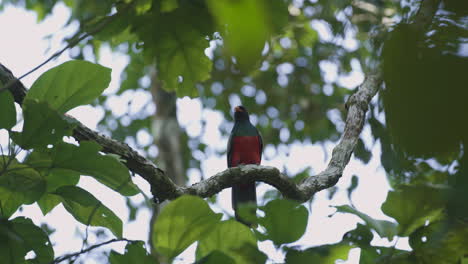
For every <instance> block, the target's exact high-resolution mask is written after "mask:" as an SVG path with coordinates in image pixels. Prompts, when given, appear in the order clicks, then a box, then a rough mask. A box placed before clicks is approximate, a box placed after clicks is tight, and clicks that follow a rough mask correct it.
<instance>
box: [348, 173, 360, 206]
mask: <svg viewBox="0 0 468 264" xmlns="http://www.w3.org/2000/svg"><path fill="white" fill-rule="evenodd" d="M358 184H359V178H358V176H357V175H353V177H351V184H350V185H349V187H348V189H346V191H347V192H348V199H349V200H351V194H352V193H353V192H354V190H356V188H357V186H358Z"/></svg>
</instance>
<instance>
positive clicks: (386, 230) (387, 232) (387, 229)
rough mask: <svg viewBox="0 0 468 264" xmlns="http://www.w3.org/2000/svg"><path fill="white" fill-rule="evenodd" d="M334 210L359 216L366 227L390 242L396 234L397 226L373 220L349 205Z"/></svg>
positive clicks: (384, 221)
mask: <svg viewBox="0 0 468 264" xmlns="http://www.w3.org/2000/svg"><path fill="white" fill-rule="evenodd" d="M335 208H336V210H337V212H340V213H350V214H354V215H357V216H359V217H360V218H361V219H362V220H364V222H366V225H367V226H369V227H370V228H372V229H374V230H375V231H376V232H377V234H379V236H381V237H387V238H388V239H390V240H391V239H393V237H394V236H395V235H396V234H397V225H396V224H394V223H392V222H389V221H386V220H375V219H374V218H372V217H370V216H368V215H367V214H365V213H362V212H359V211H358V210H357V209H356V208H354V207H351V206H349V205H340V206H335Z"/></svg>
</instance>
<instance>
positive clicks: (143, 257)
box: [109, 241, 156, 264]
mask: <svg viewBox="0 0 468 264" xmlns="http://www.w3.org/2000/svg"><path fill="white" fill-rule="evenodd" d="M144 245H145V242H143V241H137V242H134V243H128V244H127V246H126V247H125V253H124V254H123V255H122V254H119V253H117V252H116V251H114V250H112V251H111V253H110V255H109V263H110V264H128V263H138V264H154V263H156V262H155V259H154V258H152V257H151V255H149V254H148V251H146V249H145V247H144Z"/></svg>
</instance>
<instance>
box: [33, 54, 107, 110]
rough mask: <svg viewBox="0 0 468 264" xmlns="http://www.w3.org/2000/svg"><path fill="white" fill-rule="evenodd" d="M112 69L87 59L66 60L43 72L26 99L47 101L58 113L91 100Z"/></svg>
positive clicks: (99, 93) (97, 94)
mask: <svg viewBox="0 0 468 264" xmlns="http://www.w3.org/2000/svg"><path fill="white" fill-rule="evenodd" d="M110 74H111V69H109V68H106V67H103V66H101V65H98V64H94V63H91V62H87V61H81V60H73V61H68V62H65V63H63V64H61V65H59V66H57V67H54V68H52V69H50V70H48V71H47V72H45V73H43V74H42V75H41V76H40V77H39V78H38V79H37V80H36V81H35V82H34V84H33V85H32V86H31V89H29V91H28V94H27V95H26V98H25V99H26V100H27V99H37V100H39V101H41V102H47V103H48V104H49V105H50V107H51V108H52V109H54V110H57V111H58V112H59V113H65V112H67V111H68V110H70V109H72V108H74V107H76V106H79V105H84V104H89V103H91V102H92V101H93V100H94V99H96V98H97V97H98V96H99V95H101V94H102V92H103V91H104V89H106V88H107V86H108V85H109V82H110V79H111V78H110V77H111V76H110Z"/></svg>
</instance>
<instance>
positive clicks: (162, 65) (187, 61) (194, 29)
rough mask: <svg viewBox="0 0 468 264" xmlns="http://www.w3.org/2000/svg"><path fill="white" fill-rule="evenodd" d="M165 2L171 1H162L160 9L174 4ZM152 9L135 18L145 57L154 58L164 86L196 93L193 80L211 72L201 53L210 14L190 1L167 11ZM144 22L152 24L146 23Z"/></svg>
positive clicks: (179, 93)
mask: <svg viewBox="0 0 468 264" xmlns="http://www.w3.org/2000/svg"><path fill="white" fill-rule="evenodd" d="M167 4H171V2H170V1H169V2H165V4H164V3H163V6H162V8H163V9H164V10H162V11H166V10H167V8H169V9H172V8H173V7H174V6H172V7H170V6H167ZM152 11H153V12H152V13H148V15H147V16H142V17H141V18H139V20H138V22H137V25H136V26H135V30H136V34H138V36H139V37H140V38H141V39H143V40H144V45H145V46H144V48H145V58H146V60H147V61H149V63H154V59H156V67H157V70H158V78H159V79H160V80H161V81H162V82H163V83H164V85H163V88H164V89H165V90H168V91H175V92H176V93H177V96H179V97H182V96H191V97H194V96H197V95H198V91H197V88H196V87H195V85H196V83H197V82H201V81H205V80H207V79H208V78H209V77H210V76H211V75H210V73H211V68H212V61H211V60H210V59H209V58H208V57H207V56H206V55H205V49H206V48H208V47H209V41H208V39H207V36H209V35H211V34H212V33H213V31H212V27H211V16H210V15H209V13H208V12H207V10H206V8H204V5H200V4H198V3H197V2H194V1H189V2H185V3H184V5H183V6H180V7H179V8H176V9H173V10H172V11H171V12H163V13H161V12H160V10H157V9H156V8H155V9H153V10H152ZM200 18H202V19H200ZM148 23H150V24H153V25H155V26H154V27H148V26H147V25H148ZM167 25H171V26H170V27H168V26H167Z"/></svg>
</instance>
